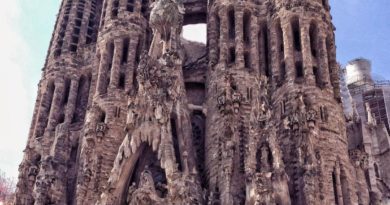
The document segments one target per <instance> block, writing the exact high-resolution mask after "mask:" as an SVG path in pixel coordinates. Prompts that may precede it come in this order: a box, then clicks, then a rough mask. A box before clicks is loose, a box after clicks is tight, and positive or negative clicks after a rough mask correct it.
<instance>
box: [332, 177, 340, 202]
mask: <svg viewBox="0 0 390 205" xmlns="http://www.w3.org/2000/svg"><path fill="white" fill-rule="evenodd" d="M336 177H337V176H336V172H335V170H334V171H333V172H332V184H333V193H334V201H335V204H336V205H339V193H338V192H337V179H336Z"/></svg>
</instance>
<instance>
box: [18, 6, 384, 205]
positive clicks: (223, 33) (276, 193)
mask: <svg viewBox="0 0 390 205" xmlns="http://www.w3.org/2000/svg"><path fill="white" fill-rule="evenodd" d="M329 9H330V6H329V5H328V1H327V0H253V1H252V0H250V1H234V0H212V1H208V2H207V1H203V0H184V1H170V0H157V1H155V2H153V3H152V2H149V1H148V0H104V1H103V0H89V1H86V0H63V2H62V5H61V8H60V11H59V15H58V19H57V23H56V26H55V31H54V33H53V38H52V41H51V43H50V47H49V51H48V56H47V60H46V64H45V67H44V70H43V74H42V80H41V81H40V83H39V90H38V95H37V101H36V106H35V110H34V116H33V120H32V125H31V130H30V134H29V137H28V143H27V147H26V149H25V151H24V152H25V157H24V160H23V162H22V164H21V165H20V168H19V171H20V175H19V182H18V185H17V193H16V198H15V204H22V205H30V204H35V205H46V204H101V205H115V204H117V205H122V204H130V205H138V204H139V205H141V204H142V205H143V204H223V205H229V204H231V205H233V204H247V205H261V204H275V205H282V204H283V205H289V204H297V205H309V204H310V205H311V204H318V205H320V204H337V205H349V204H351V205H355V204H356V205H358V204H359V205H360V204H370V203H371V204H380V200H381V198H380V197H378V196H379V195H375V194H372V192H373V191H372V189H371V187H370V185H369V184H368V183H369V180H368V179H367V178H366V175H365V173H367V166H365V160H366V159H367V157H365V156H366V155H368V154H369V153H367V152H366V151H365V150H359V151H360V152H359V153H358V154H355V155H353V154H351V150H349V148H350V146H349V144H348V143H349V140H348V139H349V138H347V124H346V120H345V117H344V114H343V107H342V101H341V95H340V83H339V82H340V80H339V66H338V64H337V62H336V53H335V40H334V38H335V37H334V33H333V30H334V27H333V24H332V22H331V16H330V13H329ZM195 23H207V27H208V29H207V34H208V35H207V45H203V44H200V43H194V42H189V41H186V40H183V39H182V38H181V37H180V34H181V30H182V26H183V25H187V24H195ZM348 129H350V127H348ZM348 133H351V132H348ZM358 162H362V163H360V164H359V163H358ZM357 164H358V166H357Z"/></svg>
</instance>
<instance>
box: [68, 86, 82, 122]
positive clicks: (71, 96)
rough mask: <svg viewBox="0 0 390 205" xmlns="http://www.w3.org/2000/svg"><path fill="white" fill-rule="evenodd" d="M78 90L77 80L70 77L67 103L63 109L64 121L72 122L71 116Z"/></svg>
mask: <svg viewBox="0 0 390 205" xmlns="http://www.w3.org/2000/svg"><path fill="white" fill-rule="evenodd" d="M78 90H79V81H78V80H77V79H72V81H71V83H70V90H69V99H68V104H67V105H66V110H65V123H71V122H72V118H73V115H74V112H75V109H76V103H77V98H78V94H77V92H78Z"/></svg>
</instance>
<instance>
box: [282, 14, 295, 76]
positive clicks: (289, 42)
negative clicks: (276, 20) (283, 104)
mask: <svg viewBox="0 0 390 205" xmlns="http://www.w3.org/2000/svg"><path fill="white" fill-rule="evenodd" d="M281 25H282V31H283V40H284V59H285V64H286V82H287V83H289V84H292V83H294V81H295V61H294V42H293V41H294V39H293V36H292V27H291V23H290V18H287V19H286V18H285V19H282V23H281Z"/></svg>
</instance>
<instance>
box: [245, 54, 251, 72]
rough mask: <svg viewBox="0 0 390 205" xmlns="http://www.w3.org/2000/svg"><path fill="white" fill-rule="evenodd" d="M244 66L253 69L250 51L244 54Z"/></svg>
mask: <svg viewBox="0 0 390 205" xmlns="http://www.w3.org/2000/svg"><path fill="white" fill-rule="evenodd" d="M244 65H245V68H246V69H248V70H250V69H251V54H250V53H249V52H248V51H246V52H245V53H244Z"/></svg>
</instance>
